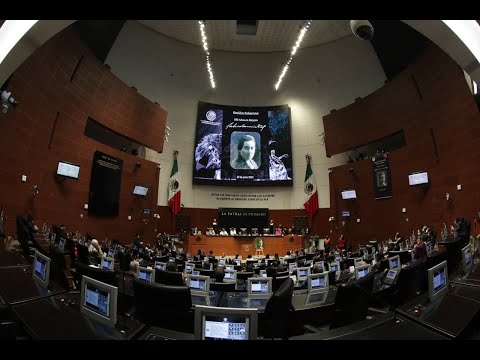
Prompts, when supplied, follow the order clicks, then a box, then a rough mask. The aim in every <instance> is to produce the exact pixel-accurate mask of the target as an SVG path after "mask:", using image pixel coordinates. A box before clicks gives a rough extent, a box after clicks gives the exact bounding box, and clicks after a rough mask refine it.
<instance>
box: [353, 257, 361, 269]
mask: <svg viewBox="0 0 480 360" xmlns="http://www.w3.org/2000/svg"><path fill="white" fill-rule="evenodd" d="M362 263H363V258H361V257H358V258H353V266H354V267H357V266H360V265H361V264H362Z"/></svg>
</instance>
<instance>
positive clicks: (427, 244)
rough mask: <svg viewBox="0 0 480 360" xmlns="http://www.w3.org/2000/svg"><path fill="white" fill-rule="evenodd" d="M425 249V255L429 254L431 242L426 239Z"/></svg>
mask: <svg viewBox="0 0 480 360" xmlns="http://www.w3.org/2000/svg"><path fill="white" fill-rule="evenodd" d="M425 250H426V251H427V255H430V253H431V252H432V250H433V249H432V243H431V242H430V241H427V242H426V243H425Z"/></svg>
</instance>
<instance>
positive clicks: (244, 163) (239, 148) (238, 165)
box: [230, 131, 260, 170]
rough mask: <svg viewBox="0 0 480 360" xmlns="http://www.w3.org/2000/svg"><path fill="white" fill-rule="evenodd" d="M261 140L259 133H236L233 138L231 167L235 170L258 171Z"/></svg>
mask: <svg viewBox="0 0 480 360" xmlns="http://www.w3.org/2000/svg"><path fill="white" fill-rule="evenodd" d="M259 140H260V135H259V134H258V133H244V132H239V131H235V132H233V133H232V137H231V141H232V142H231V144H232V145H231V151H230V165H231V166H232V168H234V169H250V170H256V169H258V167H259V163H260V156H259V153H258V152H259Z"/></svg>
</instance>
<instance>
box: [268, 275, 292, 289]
mask: <svg viewBox="0 0 480 360" xmlns="http://www.w3.org/2000/svg"><path fill="white" fill-rule="evenodd" d="M287 279H290V280H291V278H290V276H277V277H275V278H274V279H273V280H272V291H277V290H278V289H279V288H280V286H281V285H282V284H283V283H284V282H285V281H286V280H287ZM292 281H293V280H292Z"/></svg>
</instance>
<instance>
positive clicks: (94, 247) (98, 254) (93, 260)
mask: <svg viewBox="0 0 480 360" xmlns="http://www.w3.org/2000/svg"><path fill="white" fill-rule="evenodd" d="M88 257H89V261H90V264H92V265H98V264H99V263H100V260H101V258H102V257H103V251H102V249H101V248H100V245H99V244H98V240H97V239H93V240H92V241H91V243H90V246H89V247H88Z"/></svg>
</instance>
